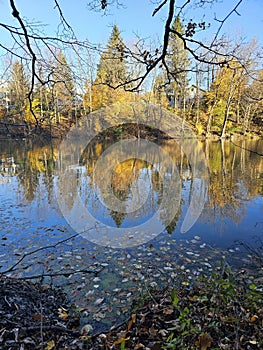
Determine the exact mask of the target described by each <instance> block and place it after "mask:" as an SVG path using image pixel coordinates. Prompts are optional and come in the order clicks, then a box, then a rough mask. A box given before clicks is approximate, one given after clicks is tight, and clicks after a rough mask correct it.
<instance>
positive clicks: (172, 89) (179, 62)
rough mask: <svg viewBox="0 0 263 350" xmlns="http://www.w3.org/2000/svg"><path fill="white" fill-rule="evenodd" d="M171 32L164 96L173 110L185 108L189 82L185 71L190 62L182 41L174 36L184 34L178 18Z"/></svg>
mask: <svg viewBox="0 0 263 350" xmlns="http://www.w3.org/2000/svg"><path fill="white" fill-rule="evenodd" d="M172 30H173V32H172V33H171V35H170V41H169V44H168V53H167V65H168V69H169V76H168V77H167V80H168V81H169V82H170V84H169V85H168V86H167V88H166V94H167V96H168V98H169V100H170V103H171V105H172V106H173V107H174V108H185V103H186V93H187V86H188V82H189V80H188V77H187V69H188V67H189V64H190V60H189V58H188V53H187V51H186V50H185V48H184V44H183V42H182V40H181V39H179V38H178V36H177V35H176V33H179V34H183V32H184V28H183V25H182V22H181V20H180V17H179V16H177V17H176V18H175V20H174V23H173V27H172Z"/></svg>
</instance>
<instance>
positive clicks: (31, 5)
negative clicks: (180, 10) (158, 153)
mask: <svg viewBox="0 0 263 350" xmlns="http://www.w3.org/2000/svg"><path fill="white" fill-rule="evenodd" d="M86 2H87V1H85V0H74V1H73V0H60V1H59V3H60V5H61V8H63V11H64V15H65V18H66V19H67V20H68V22H69V23H70V24H71V25H72V27H73V28H74V30H75V32H76V34H77V35H78V36H79V37H80V38H81V39H88V40H89V41H90V42H92V43H98V42H101V43H104V44H105V43H106V42H107V40H108V38H109V35H110V32H111V26H112V25H113V24H117V25H118V27H119V29H120V30H121V33H122V37H123V38H124V39H125V40H126V41H128V42H132V41H134V40H135V38H136V33H137V34H138V35H140V36H142V37H144V38H157V37H160V38H162V34H163V25H164V20H165V14H166V11H167V9H166V8H165V10H163V11H161V12H160V13H158V14H157V15H156V17H152V16H151V13H152V11H153V9H154V8H155V6H154V5H153V4H152V3H151V2H150V0H123V1H122V2H123V3H124V4H125V7H124V8H120V9H116V8H114V7H113V8H111V11H110V12H111V13H110V14H108V15H107V16H105V15H102V14H101V13H96V12H92V11H90V10H89V9H88V7H87V5H86ZM237 2H238V0H222V1H219V2H218V4H217V5H216V6H215V7H214V8H213V9H212V10H211V9H210V7H207V8H206V10H203V9H202V10H198V9H193V10H191V11H189V12H188V13H187V16H188V18H193V20H196V21H198V20H201V19H202V18H203V16H204V14H205V17H204V20H206V21H207V22H211V21H212V20H213V17H214V14H215V13H216V16H217V18H218V19H223V18H224V17H225V16H226V15H227V13H228V12H229V10H230V9H231V8H233V6H234V5H235V4H236V3H237ZM177 3H178V4H179V3H180V1H178V2H177ZM15 4H16V6H17V8H18V10H19V11H20V14H21V16H22V17H27V18H28V19H29V20H35V21H39V22H42V23H43V24H46V25H47V26H46V27H45V31H47V32H48V34H53V35H54V33H55V32H54V30H55V28H56V25H57V24H58V19H59V18H58V12H57V10H55V9H54V2H53V1H52V0H15ZM238 11H239V13H240V16H238V15H237V14H235V13H233V14H232V16H231V18H230V19H229V20H228V22H227V23H225V25H224V26H223V28H222V33H224V32H225V33H227V34H228V35H229V36H231V37H235V36H236V35H240V34H242V35H243V36H245V37H246V38H247V40H248V41H249V40H251V39H252V38H253V37H255V36H256V37H257V38H258V42H259V44H260V45H261V46H263V34H262V33H263V15H262V14H263V0H243V2H242V4H241V5H240V7H239V8H238ZM0 22H1V23H8V24H11V25H16V24H17V23H16V21H15V20H14V19H13V18H12V16H11V9H10V5H9V1H8V0H0ZM214 24H216V23H215V22H214ZM216 25H218V23H217V24H216ZM216 28H217V27H215V26H212V28H211V29H210V30H209V31H207V32H205V33H202V37H203V38H209V37H211V36H212V34H213V33H215V32H216V30H217V29H216ZM0 38H1V41H2V42H3V41H4V42H8V41H9V37H8V36H6V35H5V33H4V31H3V29H0Z"/></svg>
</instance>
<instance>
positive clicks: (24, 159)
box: [0, 140, 56, 203]
mask: <svg viewBox="0 0 263 350" xmlns="http://www.w3.org/2000/svg"><path fill="white" fill-rule="evenodd" d="M0 153H1V159H2V158H3V157H4V155H7V154H8V155H12V158H13V159H14V162H15V166H16V167H15V172H14V173H13V174H12V175H14V176H17V179H18V182H19V185H21V186H22V188H23V192H24V197H25V199H26V200H27V201H30V202H31V201H33V200H34V198H35V195H36V191H37V189H38V188H39V185H40V179H42V180H43V183H44V185H45V186H46V189H47V194H48V197H49V202H50V203H51V201H52V198H51V197H52V192H53V171H54V162H55V157H56V155H55V151H54V149H53V147H52V145H51V144H50V143H49V144H46V143H43V144H41V143H36V142H32V141H31V140H28V141H24V142H20V143H19V144H16V143H14V142H13V141H10V142H9V141H5V142H4V143H2V142H1V143H0Z"/></svg>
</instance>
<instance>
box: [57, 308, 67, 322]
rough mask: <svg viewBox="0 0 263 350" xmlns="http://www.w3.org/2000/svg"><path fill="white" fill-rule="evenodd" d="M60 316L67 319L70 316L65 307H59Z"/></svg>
mask: <svg viewBox="0 0 263 350" xmlns="http://www.w3.org/2000/svg"><path fill="white" fill-rule="evenodd" d="M58 316H59V317H60V318H62V319H63V320H66V319H67V318H68V317H69V314H68V313H67V312H66V310H65V309H64V308H59V309H58Z"/></svg>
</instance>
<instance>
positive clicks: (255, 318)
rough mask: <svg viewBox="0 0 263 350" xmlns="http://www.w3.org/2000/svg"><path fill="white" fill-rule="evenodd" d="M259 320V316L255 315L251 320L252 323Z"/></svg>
mask: <svg viewBox="0 0 263 350" xmlns="http://www.w3.org/2000/svg"><path fill="white" fill-rule="evenodd" d="M257 320H258V316H257V315H253V316H252V317H251V319H250V322H253V323H254V322H256V321H257Z"/></svg>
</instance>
